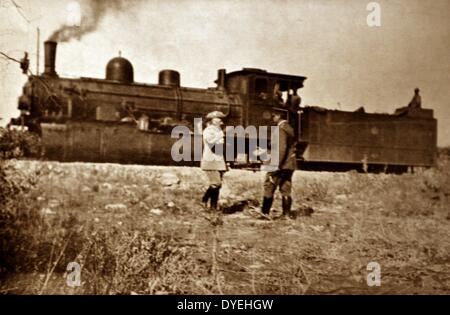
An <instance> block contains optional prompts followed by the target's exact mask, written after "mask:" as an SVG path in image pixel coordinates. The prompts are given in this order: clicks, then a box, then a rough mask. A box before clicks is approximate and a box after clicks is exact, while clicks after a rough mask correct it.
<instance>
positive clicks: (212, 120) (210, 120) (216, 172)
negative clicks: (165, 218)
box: [200, 111, 227, 210]
mask: <svg viewBox="0 0 450 315" xmlns="http://www.w3.org/2000/svg"><path fill="white" fill-rule="evenodd" d="M225 117H226V116H225V115H224V114H223V113H222V112H219V111H214V112H211V113H209V114H208V115H207V116H206V120H207V127H206V128H205V130H203V155H202V160H201V162H200V167H201V169H202V170H203V171H204V172H205V173H206V176H207V178H208V184H209V187H208V189H207V190H206V192H205V194H204V195H203V198H202V201H203V203H204V204H205V206H208V201H210V209H214V210H215V209H217V202H218V200H219V193H220V188H221V187H222V178H223V174H224V173H225V172H226V171H227V165H226V163H225V158H224V142H225V134H224V132H223V131H222V125H223V121H222V119H223V118H225Z"/></svg>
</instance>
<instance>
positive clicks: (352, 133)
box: [13, 41, 437, 172]
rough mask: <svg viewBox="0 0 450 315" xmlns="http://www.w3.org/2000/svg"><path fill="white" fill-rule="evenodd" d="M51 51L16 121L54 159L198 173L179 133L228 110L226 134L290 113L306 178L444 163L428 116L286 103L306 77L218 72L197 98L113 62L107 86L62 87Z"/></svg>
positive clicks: (172, 76) (167, 73)
mask: <svg viewBox="0 0 450 315" xmlns="http://www.w3.org/2000/svg"><path fill="white" fill-rule="evenodd" d="M44 48H45V71H44V73H42V74H41V75H34V76H33V75H31V76H29V79H28V82H27V83H26V84H25V86H24V88H23V94H22V96H21V97H20V98H19V109H20V110H21V117H20V118H19V119H15V120H14V121H13V122H14V123H16V124H17V123H22V124H23V125H26V126H27V127H28V129H29V130H30V131H32V132H36V133H38V134H40V136H41V139H42V143H43V147H44V149H45V153H44V156H45V158H47V159H50V160H58V161H87V162H112V163H136V164H158V165H174V164H184V165H196V161H192V162H190V161H184V162H175V161H173V159H172V156H171V148H172V146H173V144H174V143H175V142H176V141H177V139H176V138H172V137H171V130H172V129H173V127H175V126H180V125H181V126H186V127H188V128H189V129H190V130H194V126H193V122H194V118H201V117H204V116H205V114H206V113H208V112H211V111H213V110H220V111H222V112H223V113H225V114H226V115H227V119H226V125H231V126H236V125H239V126H243V127H244V128H245V127H247V126H255V127H256V128H258V127H259V126H269V125H271V113H272V112H274V111H281V112H284V113H285V114H286V115H287V116H288V118H289V120H290V121H293V122H295V123H294V125H295V129H296V131H297V134H298V150H297V155H298V156H297V158H298V162H299V167H300V169H334V170H347V169H352V168H357V169H358V168H359V169H361V168H363V167H367V169H368V170H369V171H370V170H372V171H380V170H392V171H396V172H403V171H406V169H407V168H408V167H409V166H422V167H429V166H433V165H434V164H435V162H436V151H437V148H436V146H437V144H436V138H437V137H436V133H437V131H436V130H437V121H436V119H434V118H433V111H432V110H430V109H422V108H408V107H406V108H401V109H398V110H397V111H396V113H395V114H392V115H390V114H372V113H365V112H363V111H357V112H346V111H337V110H327V109H324V108H319V107H308V106H306V107H305V106H304V107H301V108H299V110H298V111H295V112H292V111H289V110H288V109H287V108H286V106H285V105H284V103H283V101H282V99H281V95H282V94H283V93H284V94H286V93H287V92H288V91H297V90H298V89H300V88H302V87H303V84H304V81H305V80H306V77H303V76H294V75H286V74H278V73H270V72H267V71H265V70H261V69H254V68H244V69H242V70H240V71H235V72H231V73H227V72H226V70H224V69H220V70H218V77H217V80H216V81H215V83H216V86H215V87H211V88H205V89H198V88H189V87H183V86H181V78H180V74H179V73H178V72H177V71H175V70H162V71H161V72H160V73H159V77H158V84H148V83H137V82H134V69H133V65H132V64H131V62H130V61H128V60H127V59H125V58H123V57H121V56H119V57H116V58H113V59H112V60H111V61H109V63H108V64H107V66H106V75H105V79H96V78H83V77H82V78H77V79H73V78H63V77H60V76H58V74H57V71H56V69H55V58H56V50H57V44H56V43H55V42H51V41H47V42H45V44H44ZM196 136H198V135H196V134H195V133H194V132H192V137H196ZM247 136H248V135H247ZM247 140H248V139H247ZM194 142H195V141H193V142H192V143H194ZM237 155H239V165H241V166H242V165H244V166H249V165H250V164H251V163H250V161H248V152H237ZM246 159H247V160H246Z"/></svg>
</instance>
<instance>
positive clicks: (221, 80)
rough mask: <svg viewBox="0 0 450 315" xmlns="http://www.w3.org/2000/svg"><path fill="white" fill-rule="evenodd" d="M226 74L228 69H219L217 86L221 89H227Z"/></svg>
mask: <svg viewBox="0 0 450 315" xmlns="http://www.w3.org/2000/svg"><path fill="white" fill-rule="evenodd" d="M226 74H227V70H225V69H219V70H218V71H217V80H216V83H217V88H218V89H220V90H223V89H225V76H226Z"/></svg>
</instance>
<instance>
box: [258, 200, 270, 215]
mask: <svg viewBox="0 0 450 315" xmlns="http://www.w3.org/2000/svg"><path fill="white" fill-rule="evenodd" d="M272 203H273V198H267V197H264V199H263V204H262V208H261V212H262V213H264V214H266V215H268V214H269V213H270V208H272Z"/></svg>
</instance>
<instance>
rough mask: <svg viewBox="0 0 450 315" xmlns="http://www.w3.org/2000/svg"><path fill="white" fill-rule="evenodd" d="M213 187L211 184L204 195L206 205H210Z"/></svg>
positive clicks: (203, 199)
mask: <svg viewBox="0 0 450 315" xmlns="http://www.w3.org/2000/svg"><path fill="white" fill-rule="evenodd" d="M213 189H214V188H213V187H212V186H209V187H208V189H207V190H206V192H205V194H204V195H203V198H202V202H203V203H204V204H205V206H208V201H209V199H210V198H211V194H212V191H213Z"/></svg>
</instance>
